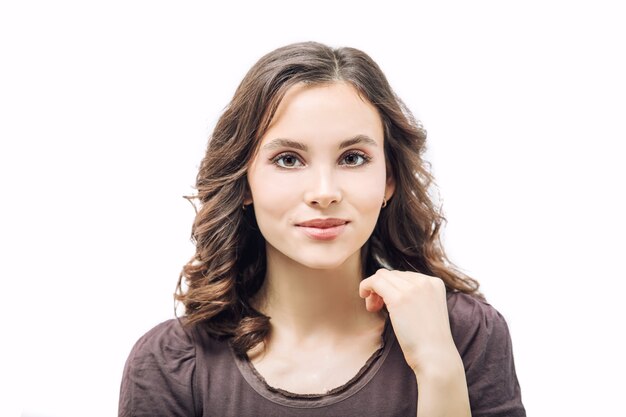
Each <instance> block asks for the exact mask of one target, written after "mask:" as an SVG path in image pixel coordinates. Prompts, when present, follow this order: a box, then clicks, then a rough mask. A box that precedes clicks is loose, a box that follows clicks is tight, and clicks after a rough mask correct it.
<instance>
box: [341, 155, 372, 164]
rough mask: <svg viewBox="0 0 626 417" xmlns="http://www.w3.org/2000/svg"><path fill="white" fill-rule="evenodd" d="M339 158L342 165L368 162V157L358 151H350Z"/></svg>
mask: <svg viewBox="0 0 626 417" xmlns="http://www.w3.org/2000/svg"><path fill="white" fill-rule="evenodd" d="M341 160H342V165H349V166H359V165H363V164H366V163H368V162H369V160H370V158H369V157H368V156H367V155H365V154H363V153H360V152H350V153H347V154H345V155H344V156H343V157H342V158H341Z"/></svg>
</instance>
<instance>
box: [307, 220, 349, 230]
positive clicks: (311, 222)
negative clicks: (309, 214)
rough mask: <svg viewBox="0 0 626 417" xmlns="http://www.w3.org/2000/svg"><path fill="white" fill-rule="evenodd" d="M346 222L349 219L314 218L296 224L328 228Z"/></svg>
mask: <svg viewBox="0 0 626 417" xmlns="http://www.w3.org/2000/svg"><path fill="white" fill-rule="evenodd" d="M346 223H348V221H347V220H343V219H332V218H331V219H313V220H307V221H305V222H301V223H298V224H296V226H301V227H317V228H320V229H327V228H329V227H335V226H341V225H342V224H346Z"/></svg>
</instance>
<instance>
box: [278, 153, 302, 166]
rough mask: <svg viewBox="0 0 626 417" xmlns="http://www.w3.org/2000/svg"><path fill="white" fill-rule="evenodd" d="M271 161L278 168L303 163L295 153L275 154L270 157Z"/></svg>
mask: <svg viewBox="0 0 626 417" xmlns="http://www.w3.org/2000/svg"><path fill="white" fill-rule="evenodd" d="M272 163H274V164H275V165H277V166H279V167H280V168H296V167H299V166H303V165H304V164H303V163H302V162H301V161H300V159H299V158H298V157H297V156H296V155H294V154H290V153H284V154H280V155H278V156H276V157H275V158H273V159H272Z"/></svg>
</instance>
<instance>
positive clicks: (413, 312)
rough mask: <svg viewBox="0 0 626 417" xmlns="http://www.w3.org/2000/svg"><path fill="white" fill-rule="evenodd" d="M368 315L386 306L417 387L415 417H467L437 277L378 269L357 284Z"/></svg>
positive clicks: (464, 385)
mask: <svg viewBox="0 0 626 417" xmlns="http://www.w3.org/2000/svg"><path fill="white" fill-rule="evenodd" d="M359 295H360V296H361V297H362V298H365V307H366V308H367V310H368V311H371V312H377V311H380V309H382V308H383V306H384V305H386V306H387V310H388V311H389V317H390V319H391V323H392V324H393V330H394V332H395V334H396V338H397V339H398V342H399V343H400V347H401V348H402V353H403V354H404V358H405V360H406V362H407V363H408V365H409V366H410V367H411V369H413V372H414V373H415V378H416V381H417V385H418V387H419V400H418V402H417V416H418V417H434V416H441V417H444V416H446V417H448V416H449V417H467V416H471V411H470V405H469V396H468V393H467V382H466V380H465V370H464V368H463V362H462V360H461V357H460V355H459V352H458V351H457V349H456V346H455V344H454V340H453V339H452V332H451V330H450V320H449V318H448V305H447V302H446V287H445V285H444V283H443V281H442V280H441V279H439V278H434V277H430V276H428V275H423V274H419V273H416V272H402V271H388V270H386V269H379V270H378V271H376V273H375V274H374V275H372V276H371V277H369V278H366V279H364V280H363V281H361V284H360V287H359Z"/></svg>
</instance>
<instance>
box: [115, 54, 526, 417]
mask: <svg viewBox="0 0 626 417" xmlns="http://www.w3.org/2000/svg"><path fill="white" fill-rule="evenodd" d="M425 136H426V135H425V133H424V131H423V130H422V129H421V128H420V125H419V124H418V123H416V121H415V120H414V119H413V117H412V116H411V113H410V112H409V110H408V109H407V108H406V107H405V106H404V105H403V104H402V102H401V101H400V100H399V99H398V98H397V97H396V96H395V95H394V93H393V91H392V89H391V88H390V86H389V84H388V83H387V81H386V79H385V76H384V75H383V73H382V72H381V70H380V69H379V67H378V66H377V65H376V64H375V63H374V62H373V61H372V60H371V58H369V57H368V56H367V55H366V54H364V53H363V52H361V51H359V50H356V49H352V48H339V49H331V48H329V47H327V46H324V45H321V44H318V43H300V44H293V45H289V46H286V47H283V48H280V49H277V50H275V51H273V52H271V53H269V54H267V55H266V56H264V57H263V58H261V59H260V60H259V61H258V62H257V63H256V64H255V65H254V66H253V67H252V69H251V70H250V71H249V72H248V74H247V75H246V76H245V78H244V79H243V81H242V83H241V84H240V86H239V88H238V89H237V91H236V93H235V96H234V97H233V99H232V101H231V103H230V105H229V106H228V107H227V109H226V111H225V112H224V114H223V115H222V117H221V118H220V119H219V121H218V123H217V125H216V127H215V130H214V132H213V135H212V137H211V139H210V141H209V146H208V149H207V152H206V156H205V157H204V160H203V161H202V164H201V167H200V171H199V174H198V177H197V184H196V186H197V190H198V194H197V196H196V197H195V198H197V199H198V200H199V202H200V208H199V211H198V213H197V215H196V219H195V223H194V225H193V230H192V235H193V238H194V241H195V243H196V253H195V255H194V256H193V258H192V259H191V261H190V262H189V263H188V264H187V265H185V267H184V269H183V272H182V273H181V277H180V280H179V284H178V289H177V295H176V297H177V299H178V300H179V301H181V302H182V303H183V304H184V306H185V309H186V314H185V316H184V317H182V318H179V319H176V320H170V321H167V322H165V323H162V324H160V325H158V326H157V327H155V328H154V329H152V330H151V331H150V332H148V333H147V334H146V335H145V336H143V337H142V338H141V339H140V340H139V341H138V342H137V344H136V345H135V347H134V348H133V350H132V352H131V354H130V357H129V358H128V361H127V364H126V368H125V371H124V377H123V381H122V388H121V396H120V409H119V415H120V416H238V417H242V416H255V417H259V416H360V417H362V416H402V417H406V416H415V415H417V416H420V417H434V416H454V417H461V416H470V415H472V416H474V417H480V416H490V417H495V416H502V417H504V416H507V417H512V416H524V415H525V412H524V408H523V405H522V403H521V396H520V389H519V385H518V382H517V378H516V375H515V369H514V364H513V357H512V349H511V342H510V337H509V333H508V329H507V325H506V323H505V321H504V319H503V318H502V317H501V316H500V314H499V313H498V312H497V311H496V310H495V309H494V308H493V307H491V306H490V305H489V304H487V303H486V302H485V301H484V300H483V299H482V297H481V295H480V294H479V293H478V292H477V289H478V283H477V282H476V281H475V280H473V279H471V278H469V277H467V276H465V275H463V274H462V273H460V272H459V271H458V270H456V269H455V268H453V266H452V265H451V264H450V263H449V262H448V261H447V258H446V255H445V253H444V250H443V248H442V247H441V246H440V241H439V231H440V227H441V224H442V220H443V218H442V215H441V214H440V213H439V212H438V210H437V209H436V207H435V206H434V205H433V203H432V202H431V200H430V198H429V194H428V191H429V187H430V185H431V180H432V178H431V176H430V174H429V172H428V170H427V169H426V167H425V164H424V162H423V160H422V158H421V155H422V153H423V150H424V142H425Z"/></svg>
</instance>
